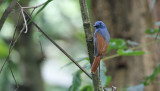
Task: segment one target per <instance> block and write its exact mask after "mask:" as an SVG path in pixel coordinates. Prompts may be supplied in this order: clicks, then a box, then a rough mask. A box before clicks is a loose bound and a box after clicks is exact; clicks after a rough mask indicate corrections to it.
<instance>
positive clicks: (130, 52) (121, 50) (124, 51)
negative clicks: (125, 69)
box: [117, 49, 145, 56]
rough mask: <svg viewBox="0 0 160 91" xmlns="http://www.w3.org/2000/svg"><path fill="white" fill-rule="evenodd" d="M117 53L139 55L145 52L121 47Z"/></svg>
mask: <svg viewBox="0 0 160 91" xmlns="http://www.w3.org/2000/svg"><path fill="white" fill-rule="evenodd" d="M117 53H118V54H119V55H121V56H140V55H143V54H145V52H144V51H133V50H123V49H119V50H118V51H117Z"/></svg>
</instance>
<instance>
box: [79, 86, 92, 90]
mask: <svg viewBox="0 0 160 91" xmlns="http://www.w3.org/2000/svg"><path fill="white" fill-rule="evenodd" d="M80 91H94V90H93V87H92V85H86V86H84V87H83V88H82V89H81V90H80Z"/></svg>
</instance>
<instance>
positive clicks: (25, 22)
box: [21, 8, 28, 33]
mask: <svg viewBox="0 0 160 91" xmlns="http://www.w3.org/2000/svg"><path fill="white" fill-rule="evenodd" d="M21 13H22V16H23V20H24V24H25V27H26V31H25V32H24V33H27V31H28V26H27V21H26V17H25V15H24V10H23V8H21Z"/></svg>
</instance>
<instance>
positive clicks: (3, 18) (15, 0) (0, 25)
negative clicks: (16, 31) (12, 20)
mask: <svg viewBox="0 0 160 91" xmlns="http://www.w3.org/2000/svg"><path fill="white" fill-rule="evenodd" d="M16 2H17V0H12V2H11V4H10V5H9V6H8V8H7V9H6V10H5V11H4V13H3V15H2V17H1V19H0V31H1V29H2V27H3V24H4V22H5V21H6V19H7V17H8V15H9V14H10V12H11V11H12V9H13V7H14V6H15V5H16Z"/></svg>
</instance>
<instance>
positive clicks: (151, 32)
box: [145, 28, 158, 34]
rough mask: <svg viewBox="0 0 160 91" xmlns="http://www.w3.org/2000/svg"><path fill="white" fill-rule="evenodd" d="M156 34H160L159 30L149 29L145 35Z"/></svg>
mask: <svg viewBox="0 0 160 91" xmlns="http://www.w3.org/2000/svg"><path fill="white" fill-rule="evenodd" d="M156 32H158V29H151V28H150V29H147V30H146V31H145V33H147V34H154V33H156Z"/></svg>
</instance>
